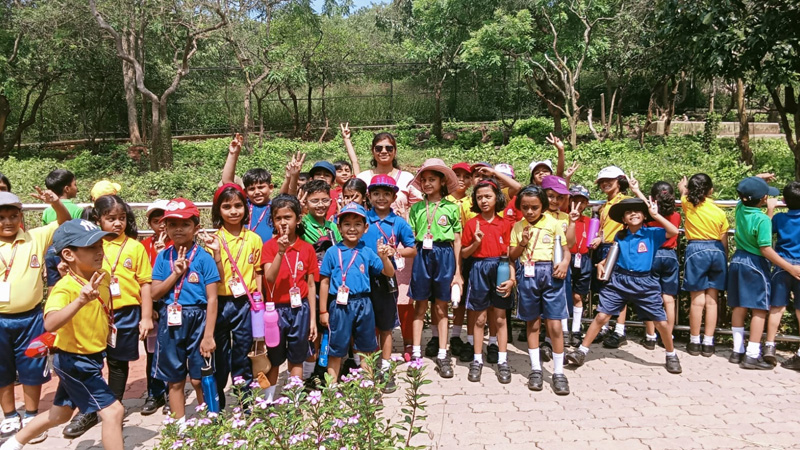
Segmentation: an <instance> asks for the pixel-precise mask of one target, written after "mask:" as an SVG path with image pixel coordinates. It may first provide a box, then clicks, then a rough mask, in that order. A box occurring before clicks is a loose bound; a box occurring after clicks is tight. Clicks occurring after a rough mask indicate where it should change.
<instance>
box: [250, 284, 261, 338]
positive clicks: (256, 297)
mask: <svg viewBox="0 0 800 450" xmlns="http://www.w3.org/2000/svg"><path fill="white" fill-rule="evenodd" d="M250 326H251V327H252V328H253V339H264V302H263V301H262V300H261V293H260V292H253V303H251V304H250Z"/></svg>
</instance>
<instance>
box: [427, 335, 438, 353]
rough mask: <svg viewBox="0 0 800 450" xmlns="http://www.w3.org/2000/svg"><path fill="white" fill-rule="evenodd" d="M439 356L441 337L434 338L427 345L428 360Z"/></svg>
mask: <svg viewBox="0 0 800 450" xmlns="http://www.w3.org/2000/svg"><path fill="white" fill-rule="evenodd" d="M438 354H439V337H438V336H434V337H432V338H431V340H430V341H428V343H427V344H426V345H425V356H427V357H428V358H433V357H434V356H436V355H438Z"/></svg>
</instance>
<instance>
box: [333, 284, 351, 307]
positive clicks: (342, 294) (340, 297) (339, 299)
mask: <svg viewBox="0 0 800 450" xmlns="http://www.w3.org/2000/svg"><path fill="white" fill-rule="evenodd" d="M349 297H350V288H349V287H347V286H339V292H337V293H336V304H337V305H343V306H344V305H347V299H348V298H349Z"/></svg>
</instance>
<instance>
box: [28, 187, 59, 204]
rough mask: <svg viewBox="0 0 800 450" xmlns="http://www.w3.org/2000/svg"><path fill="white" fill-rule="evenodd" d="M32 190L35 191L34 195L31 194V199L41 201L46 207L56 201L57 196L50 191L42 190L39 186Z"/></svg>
mask: <svg viewBox="0 0 800 450" xmlns="http://www.w3.org/2000/svg"><path fill="white" fill-rule="evenodd" d="M34 188H35V189H36V194H31V197H33V198H35V199H38V200H41V201H43V202H45V203H47V204H48V205H52V204H53V203H55V202H57V201H58V195H56V193H55V192H53V191H51V190H50V189H45V190H42V188H40V187H39V186H34Z"/></svg>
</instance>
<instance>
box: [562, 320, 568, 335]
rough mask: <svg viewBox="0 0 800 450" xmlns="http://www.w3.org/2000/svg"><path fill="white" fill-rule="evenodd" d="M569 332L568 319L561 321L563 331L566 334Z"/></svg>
mask: <svg viewBox="0 0 800 450" xmlns="http://www.w3.org/2000/svg"><path fill="white" fill-rule="evenodd" d="M567 330H569V325H568V324H567V319H561V331H562V332H563V333H566V332H567Z"/></svg>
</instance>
